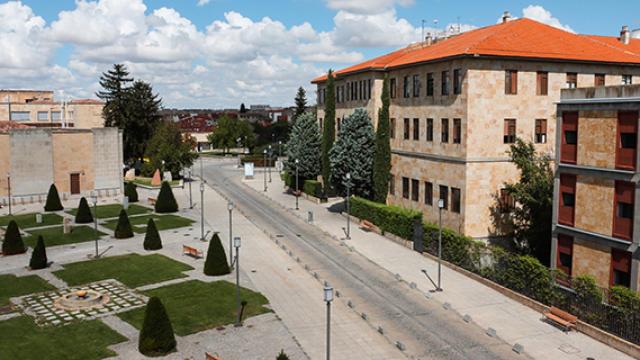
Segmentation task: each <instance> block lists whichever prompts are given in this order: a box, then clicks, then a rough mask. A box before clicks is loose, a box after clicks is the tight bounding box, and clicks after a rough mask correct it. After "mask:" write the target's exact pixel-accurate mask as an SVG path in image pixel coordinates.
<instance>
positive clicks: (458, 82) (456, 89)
mask: <svg viewBox="0 0 640 360" xmlns="http://www.w3.org/2000/svg"><path fill="white" fill-rule="evenodd" d="M453 93H454V94H456V95H460V94H461V93H462V71H461V70H460V69H454V70H453Z"/></svg>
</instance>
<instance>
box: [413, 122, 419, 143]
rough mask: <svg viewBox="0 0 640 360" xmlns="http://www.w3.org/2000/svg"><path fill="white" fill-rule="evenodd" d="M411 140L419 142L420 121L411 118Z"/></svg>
mask: <svg viewBox="0 0 640 360" xmlns="http://www.w3.org/2000/svg"><path fill="white" fill-rule="evenodd" d="M413 140H416V141H417V140H420V119H419V118H413Z"/></svg>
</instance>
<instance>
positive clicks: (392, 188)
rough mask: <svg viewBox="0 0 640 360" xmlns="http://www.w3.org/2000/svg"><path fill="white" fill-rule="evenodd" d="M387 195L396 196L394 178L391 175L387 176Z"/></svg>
mask: <svg viewBox="0 0 640 360" xmlns="http://www.w3.org/2000/svg"><path fill="white" fill-rule="evenodd" d="M389 194H391V195H395V194H396V177H395V176H394V175H393V174H391V175H390V176H389Z"/></svg>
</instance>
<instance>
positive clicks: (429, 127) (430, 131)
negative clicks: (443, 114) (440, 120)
mask: <svg viewBox="0 0 640 360" xmlns="http://www.w3.org/2000/svg"><path fill="white" fill-rule="evenodd" d="M427 141H433V119H427Z"/></svg>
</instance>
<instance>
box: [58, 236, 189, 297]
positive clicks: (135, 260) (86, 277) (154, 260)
mask: <svg viewBox="0 0 640 360" xmlns="http://www.w3.org/2000/svg"><path fill="white" fill-rule="evenodd" d="M141 246H142V245H141ZM188 270H193V268H192V267H191V266H189V265H187V264H183V263H181V262H179V261H175V260H172V259H169V258H168V257H166V256H162V255H159V254H152V255H144V256H143V255H138V254H129V255H120V256H112V257H105V258H100V259H98V260H88V261H81V262H76V263H71V264H66V265H64V269H63V270H58V271H55V272H54V273H53V274H54V275H55V276H57V277H59V278H60V279H62V280H64V281H66V282H67V284H69V285H70V286H76V285H81V284H87V283H90V282H94V281H99V280H105V279H116V280H118V281H120V282H122V283H123V284H125V285H127V286H129V287H131V288H136V287H138V286H143V285H148V284H155V283H159V282H163V281H167V280H171V279H178V278H183V277H186V275H185V274H183V273H182V272H183V271H188Z"/></svg>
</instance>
